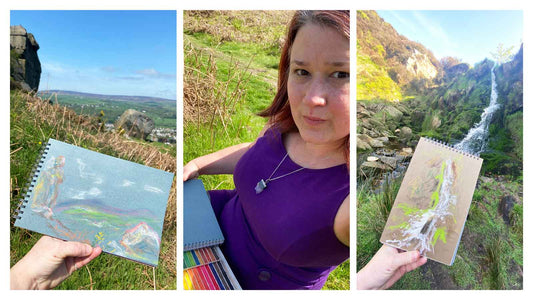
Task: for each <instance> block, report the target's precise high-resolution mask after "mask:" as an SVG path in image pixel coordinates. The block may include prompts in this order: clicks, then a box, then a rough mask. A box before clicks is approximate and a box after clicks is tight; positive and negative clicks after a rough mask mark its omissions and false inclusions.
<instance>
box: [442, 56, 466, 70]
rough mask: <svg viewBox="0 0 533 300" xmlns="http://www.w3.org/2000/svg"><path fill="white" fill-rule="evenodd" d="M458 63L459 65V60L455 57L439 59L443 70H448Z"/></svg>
mask: <svg viewBox="0 0 533 300" xmlns="http://www.w3.org/2000/svg"><path fill="white" fill-rule="evenodd" d="M460 63H461V59H459V58H457V57H452V56H445V57H443V58H441V59H440V65H441V66H442V68H443V69H444V70H448V69H449V68H451V67H453V66H455V65H457V64H460Z"/></svg>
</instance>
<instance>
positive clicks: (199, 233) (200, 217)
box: [183, 179, 224, 251]
mask: <svg viewBox="0 0 533 300" xmlns="http://www.w3.org/2000/svg"><path fill="white" fill-rule="evenodd" d="M183 211H184V212H185V214H184V215H183V224H184V225H183V250H184V251H188V250H193V249H197V248H202V247H209V246H213V245H218V244H222V243H223V242H224V236H223V235H222V231H221V230H220V227H219V226H218V222H217V218H216V216H215V212H214V211H213V208H212V207H211V201H210V200H209V196H208V195H207V191H206V190H205V188H204V184H203V182H202V181H201V180H199V179H193V180H188V181H185V182H184V183H183Z"/></svg>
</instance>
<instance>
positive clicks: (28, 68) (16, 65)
mask: <svg viewBox="0 0 533 300" xmlns="http://www.w3.org/2000/svg"><path fill="white" fill-rule="evenodd" d="M10 31H11V34H10V37H9V48H10V50H11V53H10V54H11V55H10V76H11V78H12V81H13V82H12V86H15V87H19V88H21V89H24V90H26V91H37V90H38V89H39V82H40V80H41V62H40V61H39V56H38V55H37V50H39V44H38V43H37V41H36V40H35V37H34V36H33V34H31V33H27V32H26V29H25V28H24V27H22V26H20V25H17V26H11V27H10Z"/></svg>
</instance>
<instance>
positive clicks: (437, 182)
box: [380, 138, 482, 265]
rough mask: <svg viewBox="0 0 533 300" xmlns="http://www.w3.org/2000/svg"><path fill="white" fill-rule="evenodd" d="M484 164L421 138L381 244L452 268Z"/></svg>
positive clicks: (477, 159) (475, 158)
mask: <svg viewBox="0 0 533 300" xmlns="http://www.w3.org/2000/svg"><path fill="white" fill-rule="evenodd" d="M481 163H482V160H481V159H480V158H478V157H475V156H472V155H468V154H465V153H463V152H461V151H457V150H456V149H453V148H451V147H449V146H447V145H443V144H441V143H439V142H436V141H433V140H429V139H426V138H421V139H420V141H419V142H418V145H417V148H416V151H415V153H414V155H413V158H412V160H411V163H410V164H409V167H408V169H407V171H406V173H405V176H404V179H403V181H402V184H401V186H400V189H399V191H398V194H397V196H396V200H395V202H394V205H393V207H392V209H391V212H390V214H389V218H388V220H387V224H386V225H385V229H384V231H383V234H382V236H381V239H380V241H381V242H382V243H384V244H388V245H391V246H393V247H396V248H399V249H403V250H407V251H409V250H418V251H419V252H420V253H421V254H423V255H425V256H427V257H428V258H431V259H433V260H436V261H439V262H442V263H445V264H448V265H451V264H452V263H453V260H454V258H455V252H456V250H457V246H458V243H459V240H460V238H461V234H462V230H463V227H464V222H465V221H466V216H467V214H468V209H469V207H470V202H471V200H472V195H473V193H474V188H475V184H476V181H477V177H478V175H479V171H480V169H481Z"/></svg>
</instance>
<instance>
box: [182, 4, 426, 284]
mask: <svg viewBox="0 0 533 300" xmlns="http://www.w3.org/2000/svg"><path fill="white" fill-rule="evenodd" d="M349 94H350V15H349V12H348V11H299V12H296V13H295V15H294V17H293V18H292V20H291V22H290V24H289V28H288V34H287V38H286V42H285V45H284V47H283V50H282V53H281V61H280V64H279V75H278V88H277V93H276V96H275V98H274V101H273V103H272V104H271V105H270V107H268V108H267V109H266V110H265V111H263V112H261V113H260V115H261V116H264V117H268V122H267V125H266V126H265V128H263V130H262V131H261V133H260V134H259V137H258V138H257V140H256V141H254V142H253V143H244V144H240V145H235V146H232V147H229V148H226V149H222V150H220V151H218V152H215V153H212V154H209V155H206V156H202V157H198V158H196V159H193V160H192V161H190V162H189V163H187V164H186V165H185V166H184V169H183V180H184V181H185V180H188V179H190V178H194V177H197V176H198V175H200V174H233V175H234V176H233V177H234V182H235V187H236V189H235V190H232V191H210V192H209V194H210V197H211V204H212V206H213V209H214V211H215V214H216V216H217V219H218V221H219V224H220V226H221V229H222V232H223V234H224V237H225V242H224V244H223V245H222V251H223V252H224V255H225V256H226V259H227V260H228V262H229V264H230V266H231V267H232V270H233V272H234V273H235V275H236V276H237V279H238V280H239V283H240V284H241V286H242V287H243V288H245V289H320V288H321V287H322V286H323V285H324V283H325V281H326V279H327V276H328V274H329V273H330V272H331V271H332V270H333V269H334V268H335V267H336V266H337V265H339V264H340V263H342V262H343V261H344V260H346V259H348V258H349V244H350V228H349V224H350V220H349V196H350V195H349V192H350V191H349V190H350V185H349V181H350V180H349V179H350V177H349V167H348V166H349V139H350V129H349V127H350V126H349V123H350V122H349ZM389 248H390V247H389ZM389 248H386V247H384V248H382V249H385V250H387V251H380V252H378V254H377V255H376V256H375V257H374V259H373V260H372V261H371V263H369V264H368V266H367V267H365V268H364V272H363V271H362V272H361V273H360V276H359V277H358V282H359V283H360V284H361V288H386V287H388V286H390V285H392V283H393V282H394V281H396V280H398V278H399V277H401V276H402V275H403V273H405V272H406V271H409V270H411V269H414V268H415V267H416V266H417V264H419V263H420V261H421V259H420V257H419V255H418V253H409V252H406V253H399V252H398V251H396V249H394V248H391V249H389ZM389 250H390V251H389Z"/></svg>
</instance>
